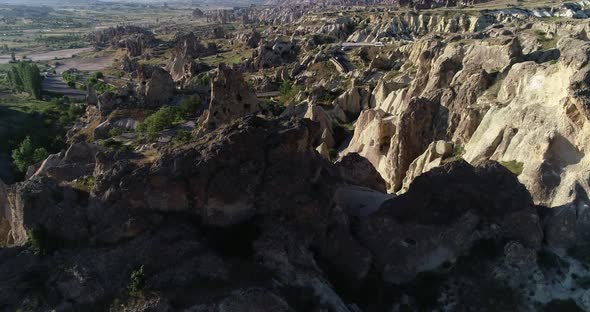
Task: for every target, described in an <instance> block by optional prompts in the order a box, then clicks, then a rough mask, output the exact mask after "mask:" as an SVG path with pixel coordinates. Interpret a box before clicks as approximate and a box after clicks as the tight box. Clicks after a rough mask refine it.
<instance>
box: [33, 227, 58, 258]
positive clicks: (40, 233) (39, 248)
mask: <svg viewBox="0 0 590 312" xmlns="http://www.w3.org/2000/svg"><path fill="white" fill-rule="evenodd" d="M26 245H27V246H28V247H29V249H30V250H31V251H32V252H33V254H35V255H36V256H40V257H42V256H46V255H48V254H49V253H51V252H52V251H53V250H55V249H57V244H56V243H55V242H54V241H52V240H50V239H49V236H48V235H47V230H46V229H45V228H43V227H38V228H34V229H31V230H28V231H27V242H26Z"/></svg>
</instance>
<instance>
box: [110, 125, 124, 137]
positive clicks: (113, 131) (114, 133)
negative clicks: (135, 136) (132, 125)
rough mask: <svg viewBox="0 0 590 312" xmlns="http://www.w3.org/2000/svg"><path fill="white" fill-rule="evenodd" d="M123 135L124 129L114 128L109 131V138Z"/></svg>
mask: <svg viewBox="0 0 590 312" xmlns="http://www.w3.org/2000/svg"><path fill="white" fill-rule="evenodd" d="M121 134H123V129H121V128H118V127H114V128H113V129H111V130H109V137H116V136H120V135H121Z"/></svg>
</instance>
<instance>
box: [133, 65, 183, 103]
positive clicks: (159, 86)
mask: <svg viewBox="0 0 590 312" xmlns="http://www.w3.org/2000/svg"><path fill="white" fill-rule="evenodd" d="M138 79H139V85H138V86H137V90H136V92H137V95H138V97H139V98H140V99H141V100H142V101H143V103H144V104H145V106H146V107H150V108H157V107H160V106H162V105H165V104H168V103H169V102H170V100H171V98H172V96H173V95H174V81H173V80H172V77H171V76H170V73H169V72H167V71H166V70H164V69H162V68H160V67H157V66H149V65H142V66H140V68H139V69H138Z"/></svg>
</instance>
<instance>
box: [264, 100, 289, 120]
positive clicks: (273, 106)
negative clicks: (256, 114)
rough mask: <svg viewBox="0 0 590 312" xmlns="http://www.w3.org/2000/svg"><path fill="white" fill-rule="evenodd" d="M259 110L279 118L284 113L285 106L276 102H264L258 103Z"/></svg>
mask: <svg viewBox="0 0 590 312" xmlns="http://www.w3.org/2000/svg"><path fill="white" fill-rule="evenodd" d="M260 110H261V111H262V113H264V114H267V115H273V116H279V115H280V114H282V113H283V111H285V106H284V105H283V104H281V103H279V102H276V101H272V100H266V101H263V102H262V103H260Z"/></svg>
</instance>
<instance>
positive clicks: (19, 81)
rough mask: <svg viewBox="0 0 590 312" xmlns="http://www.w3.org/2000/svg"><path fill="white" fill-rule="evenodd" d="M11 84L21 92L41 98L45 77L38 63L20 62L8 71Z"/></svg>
mask: <svg viewBox="0 0 590 312" xmlns="http://www.w3.org/2000/svg"><path fill="white" fill-rule="evenodd" d="M8 81H9V83H10V86H11V87H12V88H13V89H14V90H16V91H20V92H27V93H29V94H30V95H31V96H33V97H34V98H35V99H40V98H41V83H42V81H43V77H42V76H41V71H40V70H39V67H37V65H36V64H33V63H31V62H18V63H16V64H15V65H14V66H12V68H11V70H10V71H9V72H8Z"/></svg>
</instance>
